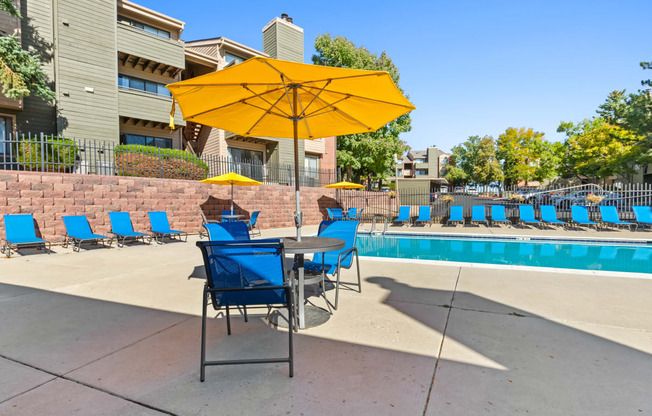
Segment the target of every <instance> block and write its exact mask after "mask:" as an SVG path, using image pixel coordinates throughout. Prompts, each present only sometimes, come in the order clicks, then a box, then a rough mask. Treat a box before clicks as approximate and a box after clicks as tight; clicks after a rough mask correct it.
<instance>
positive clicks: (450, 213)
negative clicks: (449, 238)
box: [446, 205, 465, 225]
mask: <svg viewBox="0 0 652 416" xmlns="http://www.w3.org/2000/svg"><path fill="white" fill-rule="evenodd" d="M453 207H462V219H461V220H457V219H451V217H452V216H453V215H452V214H453ZM454 222H459V223H460V224H462V225H464V223H465V222H464V206H463V205H453V206H451V207H450V209H449V215H448V219H447V220H446V225H448V224H450V223H454Z"/></svg>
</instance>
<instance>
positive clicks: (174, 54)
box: [117, 22, 185, 78]
mask: <svg viewBox="0 0 652 416" xmlns="http://www.w3.org/2000/svg"><path fill="white" fill-rule="evenodd" d="M117 25H118V59H119V60H120V62H121V63H122V64H123V65H125V66H132V67H134V68H139V69H142V70H143V71H149V72H152V73H155V74H160V75H165V76H170V77H173V78H174V77H175V76H176V75H177V74H178V73H179V72H180V71H181V70H183V69H184V68H185V52H184V43H183V41H177V40H171V39H167V38H164V37H161V36H157V35H154V34H151V33H148V32H145V31H143V30H141V29H138V28H134V27H131V26H129V25H126V24H124V23H120V22H118V23H117Z"/></svg>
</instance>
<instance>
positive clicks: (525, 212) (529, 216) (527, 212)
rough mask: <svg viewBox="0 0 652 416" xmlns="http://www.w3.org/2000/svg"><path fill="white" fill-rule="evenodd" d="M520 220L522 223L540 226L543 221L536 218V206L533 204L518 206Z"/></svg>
mask: <svg viewBox="0 0 652 416" xmlns="http://www.w3.org/2000/svg"><path fill="white" fill-rule="evenodd" d="M518 208H519V209H518V215H519V221H520V222H521V224H533V225H536V226H537V227H539V226H540V225H541V221H539V220H538V219H536V218H534V207H533V206H532V205H521V206H519V207H518Z"/></svg>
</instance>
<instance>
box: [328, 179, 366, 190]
mask: <svg viewBox="0 0 652 416" xmlns="http://www.w3.org/2000/svg"><path fill="white" fill-rule="evenodd" d="M324 188H329V189H364V185H360V184H359V183H352V182H346V181H344V182H337V183H331V184H330V185H326V186H324Z"/></svg>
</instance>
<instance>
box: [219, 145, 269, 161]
mask: <svg viewBox="0 0 652 416" xmlns="http://www.w3.org/2000/svg"><path fill="white" fill-rule="evenodd" d="M228 152H229V159H231V160H234V161H238V162H248V163H254V164H260V165H262V164H263V152H261V151H258V150H249V149H238V148H237V147H229V149H228Z"/></svg>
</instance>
